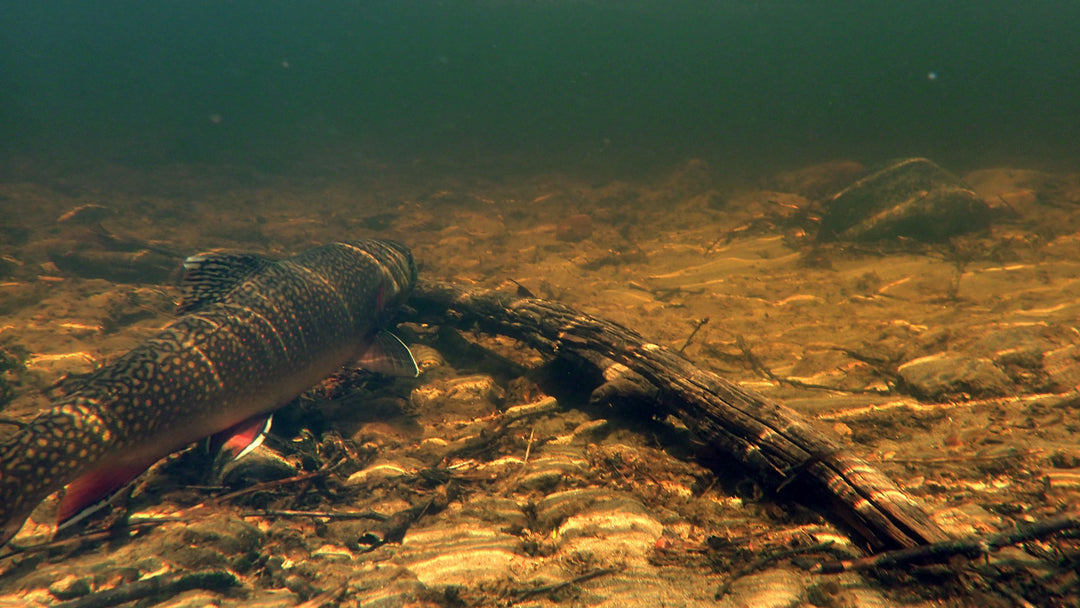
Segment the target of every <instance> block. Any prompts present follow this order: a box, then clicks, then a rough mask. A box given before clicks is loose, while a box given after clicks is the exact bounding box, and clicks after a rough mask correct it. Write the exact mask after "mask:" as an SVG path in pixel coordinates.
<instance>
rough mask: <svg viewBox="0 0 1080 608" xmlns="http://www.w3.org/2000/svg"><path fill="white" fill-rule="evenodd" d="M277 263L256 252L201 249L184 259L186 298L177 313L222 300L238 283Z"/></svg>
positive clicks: (181, 285) (182, 284)
mask: <svg viewBox="0 0 1080 608" xmlns="http://www.w3.org/2000/svg"><path fill="white" fill-rule="evenodd" d="M272 264H274V260H271V259H270V258H266V257H263V256H261V255H256V254H254V253H200V254H199V255H193V256H191V257H189V258H188V259H186V260H184V278H183V279H181V281H180V288H181V289H182V290H183V299H182V300H180V306H179V308H177V310H176V312H177V314H184V313H188V312H192V311H195V310H199V309H201V308H204V307H206V306H209V305H210V304H213V303H215V302H218V301H220V300H221V299H223V298H224V297H225V296H226V295H228V294H229V292H230V291H232V290H233V289H234V288H235V287H236V286H237V285H239V284H240V283H243V282H244V281H245V280H247V279H248V278H249V277H251V276H253V275H255V274H257V273H259V272H261V271H263V270H265V269H266V268H267V267H268V266H270V265H272Z"/></svg>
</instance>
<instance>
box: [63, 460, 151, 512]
mask: <svg viewBox="0 0 1080 608" xmlns="http://www.w3.org/2000/svg"><path fill="white" fill-rule="evenodd" d="M157 461H158V456H157V455H154V456H152V457H149V458H147V459H145V460H144V461H139V462H134V463H126V464H110V465H106V466H103V467H100V468H97V469H94V470H92V471H90V472H89V473H87V474H85V475H83V476H82V477H79V478H78V479H76V480H75V481H73V482H71V483H69V484H68V486H67V490H66V491H65V492H64V498H63V499H61V500H60V507H59V508H58V509H57V514H56V525H57V529H59V530H63V529H64V528H67V527H68V526H71V525H72V524H75V523H76V522H79V521H81V520H83V519H85V518H86V517H89V516H90V515H93V514H94V513H97V512H98V511H100V510H101V509H102V508H104V507H105V506H106V505H108V504H109V502H111V501H112V500H113V499H114V498H116V496H117V495H118V494H120V491H121V490H123V489H124V488H125V487H127V486H128V485H130V484H131V482H133V481H135V478H136V477H138V476H139V475H141V474H142V473H143V472H144V471H146V470H147V469H149V468H150V465H152V464H154V463H155V462H157Z"/></svg>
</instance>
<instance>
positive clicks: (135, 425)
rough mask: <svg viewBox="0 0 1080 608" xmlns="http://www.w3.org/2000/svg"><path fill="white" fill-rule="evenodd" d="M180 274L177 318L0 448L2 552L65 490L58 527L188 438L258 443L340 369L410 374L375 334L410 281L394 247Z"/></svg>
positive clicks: (394, 345)
mask: <svg viewBox="0 0 1080 608" xmlns="http://www.w3.org/2000/svg"><path fill="white" fill-rule="evenodd" d="M184 266H185V270H186V274H185V279H184V283H183V288H184V299H183V302H182V303H181V306H180V311H179V312H180V313H182V314H183V316H182V317H181V318H179V319H178V320H177V321H176V322H174V323H172V324H171V325H169V326H168V327H166V328H165V329H163V330H162V331H161V332H160V333H158V334H157V335H156V336H154V337H153V338H151V339H149V340H147V341H146V342H145V343H143V344H142V345H140V346H138V347H136V348H135V349H134V350H132V351H131V352H129V353H127V354H126V355H124V356H122V357H120V358H119V359H118V360H116V361H115V362H114V363H112V364H111V365H108V366H107V367H104V368H102V369H100V370H98V371H97V372H96V373H94V374H93V375H92V376H89V377H87V378H86V379H84V380H83V381H81V382H80V384H79V385H78V386H77V388H76V389H75V390H73V391H71V392H70V393H69V394H68V395H67V396H65V397H64V398H62V399H61V400H60V401H58V402H57V403H56V404H54V405H53V407H51V408H50V409H48V410H45V411H44V412H42V413H41V414H39V415H38V416H37V417H35V418H34V419H33V420H31V421H30V422H29V423H28V424H27V425H26V426H25V427H24V428H22V429H21V430H20V431H19V432H18V433H16V434H15V435H13V436H12V437H11V438H10V439H8V440H6V441H5V442H4V443H2V444H0V546H2V545H4V544H6V543H7V542H8V541H9V540H11V538H12V537H13V536H14V535H15V534H16V532H18V530H19V529H20V528H21V527H22V525H23V523H24V522H25V521H26V519H27V518H28V517H29V515H30V513H31V511H33V509H34V508H35V507H36V506H37V505H38V504H39V503H40V502H41V501H42V500H43V499H44V498H45V497H46V496H48V495H49V494H51V493H52V492H54V491H56V490H59V489H60V488H61V487H63V486H65V485H68V484H70V485H68V488H67V491H66V493H65V497H64V499H63V500H62V501H61V504H60V512H59V518H60V520H61V521H63V520H65V519H70V518H71V517H73V516H75V514H77V513H79V512H80V511H82V510H84V509H85V508H86V507H88V506H90V505H92V504H94V503H96V502H98V501H100V500H101V499H102V498H103V497H104V496H105V495H107V494H109V493H112V492H114V491H115V490H116V489H117V488H118V487H120V486H122V485H124V484H126V483H127V482H128V481H130V480H131V479H133V478H134V477H135V476H137V475H138V474H139V473H140V472H142V471H144V470H145V469H146V468H147V467H149V466H150V465H151V464H153V463H154V462H155V461H157V460H158V459H160V458H162V457H164V456H166V455H168V454H170V453H172V452H174V451H176V450H178V449H180V448H182V447H183V446H185V445H188V444H190V443H192V442H194V441H198V440H199V439H202V438H204V437H208V436H210V435H215V434H218V435H228V434H234V435H237V436H241V437H247V438H248V439H247V440H250V439H252V438H254V437H255V436H258V431H259V430H261V429H263V428H264V427H265V421H266V419H267V417H268V416H269V414H270V413H272V412H273V411H274V410H275V409H277V408H280V407H281V406H283V405H284V404H286V403H287V402H289V401H290V400H292V399H293V398H294V397H296V396H297V395H298V394H300V393H301V392H303V391H304V390H306V389H307V388H309V387H311V386H312V385H313V384H315V383H316V382H318V381H319V380H321V379H323V378H324V377H326V376H328V375H329V374H331V373H332V372H333V371H334V370H335V369H337V368H339V367H340V366H342V365H343V364H345V363H348V362H349V361H352V360H358V361H359V363H360V365H362V366H364V367H366V368H368V369H372V370H374V371H380V372H384V373H393V374H397V375H406V376H408V375H411V376H415V375H416V373H417V368H416V363H415V362H414V360H413V358H412V356H411V355H410V353H409V351H408V349H407V348H406V347H405V345H404V344H402V343H401V341H400V340H398V339H397V338H396V337H394V336H393V335H392V334H390V333H388V332H386V331H383V330H380V329H379V324H380V323H381V322H382V321H384V320H385V317H386V315H387V314H388V313H389V312H390V311H391V310H392V309H393V308H394V307H396V306H397V305H399V304H400V303H401V302H403V301H404V299H405V298H406V297H407V296H408V294H409V292H410V291H411V290H412V287H413V285H414V283H415V281H416V266H415V264H414V263H413V259H412V255H411V254H410V253H409V250H408V249H406V248H405V247H404V246H403V245H400V244H398V243H395V242H392V241H384V240H364V241H354V242H342V243H334V244H330V245H325V246H322V247H318V248H315V249H311V250H309V251H307V252H305V253H302V254H300V255H298V256H296V257H292V258H289V259H285V260H281V261H274V260H271V259H268V258H264V257H262V256H257V255H246V254H240V255H236V254H204V255H199V256H193V257H191V258H188V260H187V261H186V262H185V263H184ZM241 443H242V442H241Z"/></svg>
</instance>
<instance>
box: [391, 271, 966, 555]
mask: <svg viewBox="0 0 1080 608" xmlns="http://www.w3.org/2000/svg"><path fill="white" fill-rule="evenodd" d="M410 302H411V303H412V305H413V306H416V307H417V309H418V310H419V311H420V313H421V314H422V315H436V316H439V317H440V318H443V319H445V320H446V321H449V322H453V323H457V324H461V325H467V326H473V325H475V326H479V327H480V328H482V329H484V330H486V331H492V332H495V333H501V334H504V335H507V336H510V337H513V338H516V339H518V340H521V341H523V342H525V343H527V344H529V345H530V346H532V347H534V348H536V349H538V350H540V351H543V352H546V353H549V354H553V355H556V356H560V357H568V358H571V359H577V360H584V361H590V362H593V361H596V359H597V355H599V356H601V357H605V358H607V359H610V360H612V361H614V362H616V363H621V364H623V365H625V366H626V367H628V368H630V369H631V370H632V371H634V372H636V373H638V374H640V375H641V376H642V377H644V378H645V379H646V380H648V381H649V382H650V383H651V384H653V385H655V386H656V387H657V388H658V389H659V395H658V396H659V399H658V401H657V402H656V407H657V411H656V414H657V415H658V416H661V417H662V416H665V415H669V414H670V415H673V416H675V417H677V418H678V419H679V420H680V421H681V422H682V423H683V424H685V425H686V426H687V427H688V428H689V429H690V430H692V431H693V432H694V433H696V434H697V435H698V436H699V437H701V438H702V439H703V440H704V441H706V442H707V443H708V445H709V446H710V448H712V449H713V450H716V451H717V452H719V453H721V454H726V455H727V456H729V457H731V458H733V459H734V460H736V461H737V462H739V463H740V464H741V465H742V466H744V467H745V468H746V469H747V470H749V471H750V473H751V474H753V475H754V476H755V477H756V479H757V480H758V482H759V483H760V484H761V485H762V486H763V487H764V488H765V489H767V490H769V491H771V492H785V493H789V494H788V495H791V496H798V497H805V498H807V499H809V500H803V501H802V502H808V503H809V504H811V505H812V506H814V505H815V504H816V505H817V506H820V503H821V502H822V501H823V502H824V504H825V511H826V513H825V514H826V515H827V516H829V517H831V518H834V519H840V520H842V522H843V523H846V524H847V525H848V526H849V527H850V528H851V529H852V530H853V531H855V532H856V533H857V534H858V535H859V536H861V537H862V538H863V540H864V541H865V542H866V543H867V544H868V545H869V547H870V548H871V549H873V550H885V549H897V548H910V547H916V546H920V545H924V544H928V543H934V542H940V541H944V540H946V539H947V535H946V534H945V533H944V532H943V531H942V530H941V529H940V528H938V527H937V526H936V525H935V524H933V523H932V522H931V521H930V519H929V517H928V516H927V514H926V513H925V512H924V511H923V509H922V508H921V507H920V506H919V505H918V504H916V503H915V501H914V500H913V499H912V498H910V497H909V496H908V495H907V494H905V493H904V492H903V491H902V490H901V489H900V488H898V487H897V486H896V484H894V483H893V482H892V481H891V480H890V479H888V478H887V477H886V476H885V475H884V474H882V473H881V472H879V471H877V470H876V469H874V468H873V467H872V466H870V465H869V464H868V463H866V462H864V461H863V460H861V459H859V458H856V457H855V456H853V455H851V454H848V453H846V452H845V451H844V450H843V449H842V448H841V447H840V446H839V444H837V443H836V442H835V441H834V440H833V439H831V438H829V437H827V436H825V435H823V434H821V433H819V432H818V431H816V430H815V429H814V428H813V427H812V426H811V425H810V424H809V423H808V422H807V421H806V420H804V419H803V417H802V416H801V415H800V414H798V413H797V412H795V411H794V410H791V409H790V408H787V407H785V406H783V405H781V404H779V403H776V402H774V401H771V400H769V399H767V398H765V397H763V396H761V395H758V394H756V393H753V392H751V391H747V390H745V389H743V388H740V387H739V386H737V385H735V384H733V383H731V382H728V381H727V380H724V379H723V378H720V377H719V376H717V375H715V374H713V373H711V372H708V371H705V370H702V369H699V368H697V367H696V366H695V365H694V364H693V363H691V362H690V361H689V360H687V359H685V358H684V357H682V356H681V355H679V354H678V353H677V352H675V351H674V350H671V349H668V348H666V347H664V346H661V345H657V344H654V343H651V342H649V341H648V340H646V339H645V338H644V337H642V336H641V335H639V334H638V333H637V332H635V331H633V330H631V329H629V328H627V327H623V326H621V325H619V324H617V323H613V322H611V321H607V320H604V319H599V318H597V317H593V316H590V315H586V314H583V313H581V312H579V311H576V310H574V309H572V308H570V307H568V306H565V305H562V304H559V303H557V302H551V301H546V300H542V299H537V298H531V297H522V296H517V295H513V294H507V293H501V292H477V291H469V290H466V289H463V288H461V287H457V286H454V285H451V284H448V283H442V282H437V281H430V280H428V281H421V282H420V283H419V284H418V286H417V287H416V289H415V291H414V292H413V296H412V299H411V300H410ZM448 311H450V312H449V313H448Z"/></svg>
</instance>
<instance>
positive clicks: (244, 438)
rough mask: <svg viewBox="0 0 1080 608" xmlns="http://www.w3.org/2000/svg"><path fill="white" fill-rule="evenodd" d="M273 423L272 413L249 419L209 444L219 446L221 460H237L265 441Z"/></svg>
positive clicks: (230, 428)
mask: <svg viewBox="0 0 1080 608" xmlns="http://www.w3.org/2000/svg"><path fill="white" fill-rule="evenodd" d="M273 423H274V415H273V414H272V413H271V414H264V415H260V416H255V417H254V418H249V419H247V420H245V421H243V422H241V423H240V424H237V425H235V426H232V427H229V428H228V429H226V430H224V431H222V432H220V433H218V434H217V436H215V438H214V440H212V442H211V444H213V443H220V444H221V452H220V455H221V456H222V457H223V458H227V459H228V460H237V459H239V458H241V457H242V456H244V455H245V454H247V453H248V452H250V451H251V450H254V449H255V448H257V447H259V446H260V445H262V442H263V439H266V434H267V433H269V432H270V426H271V425H273Z"/></svg>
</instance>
